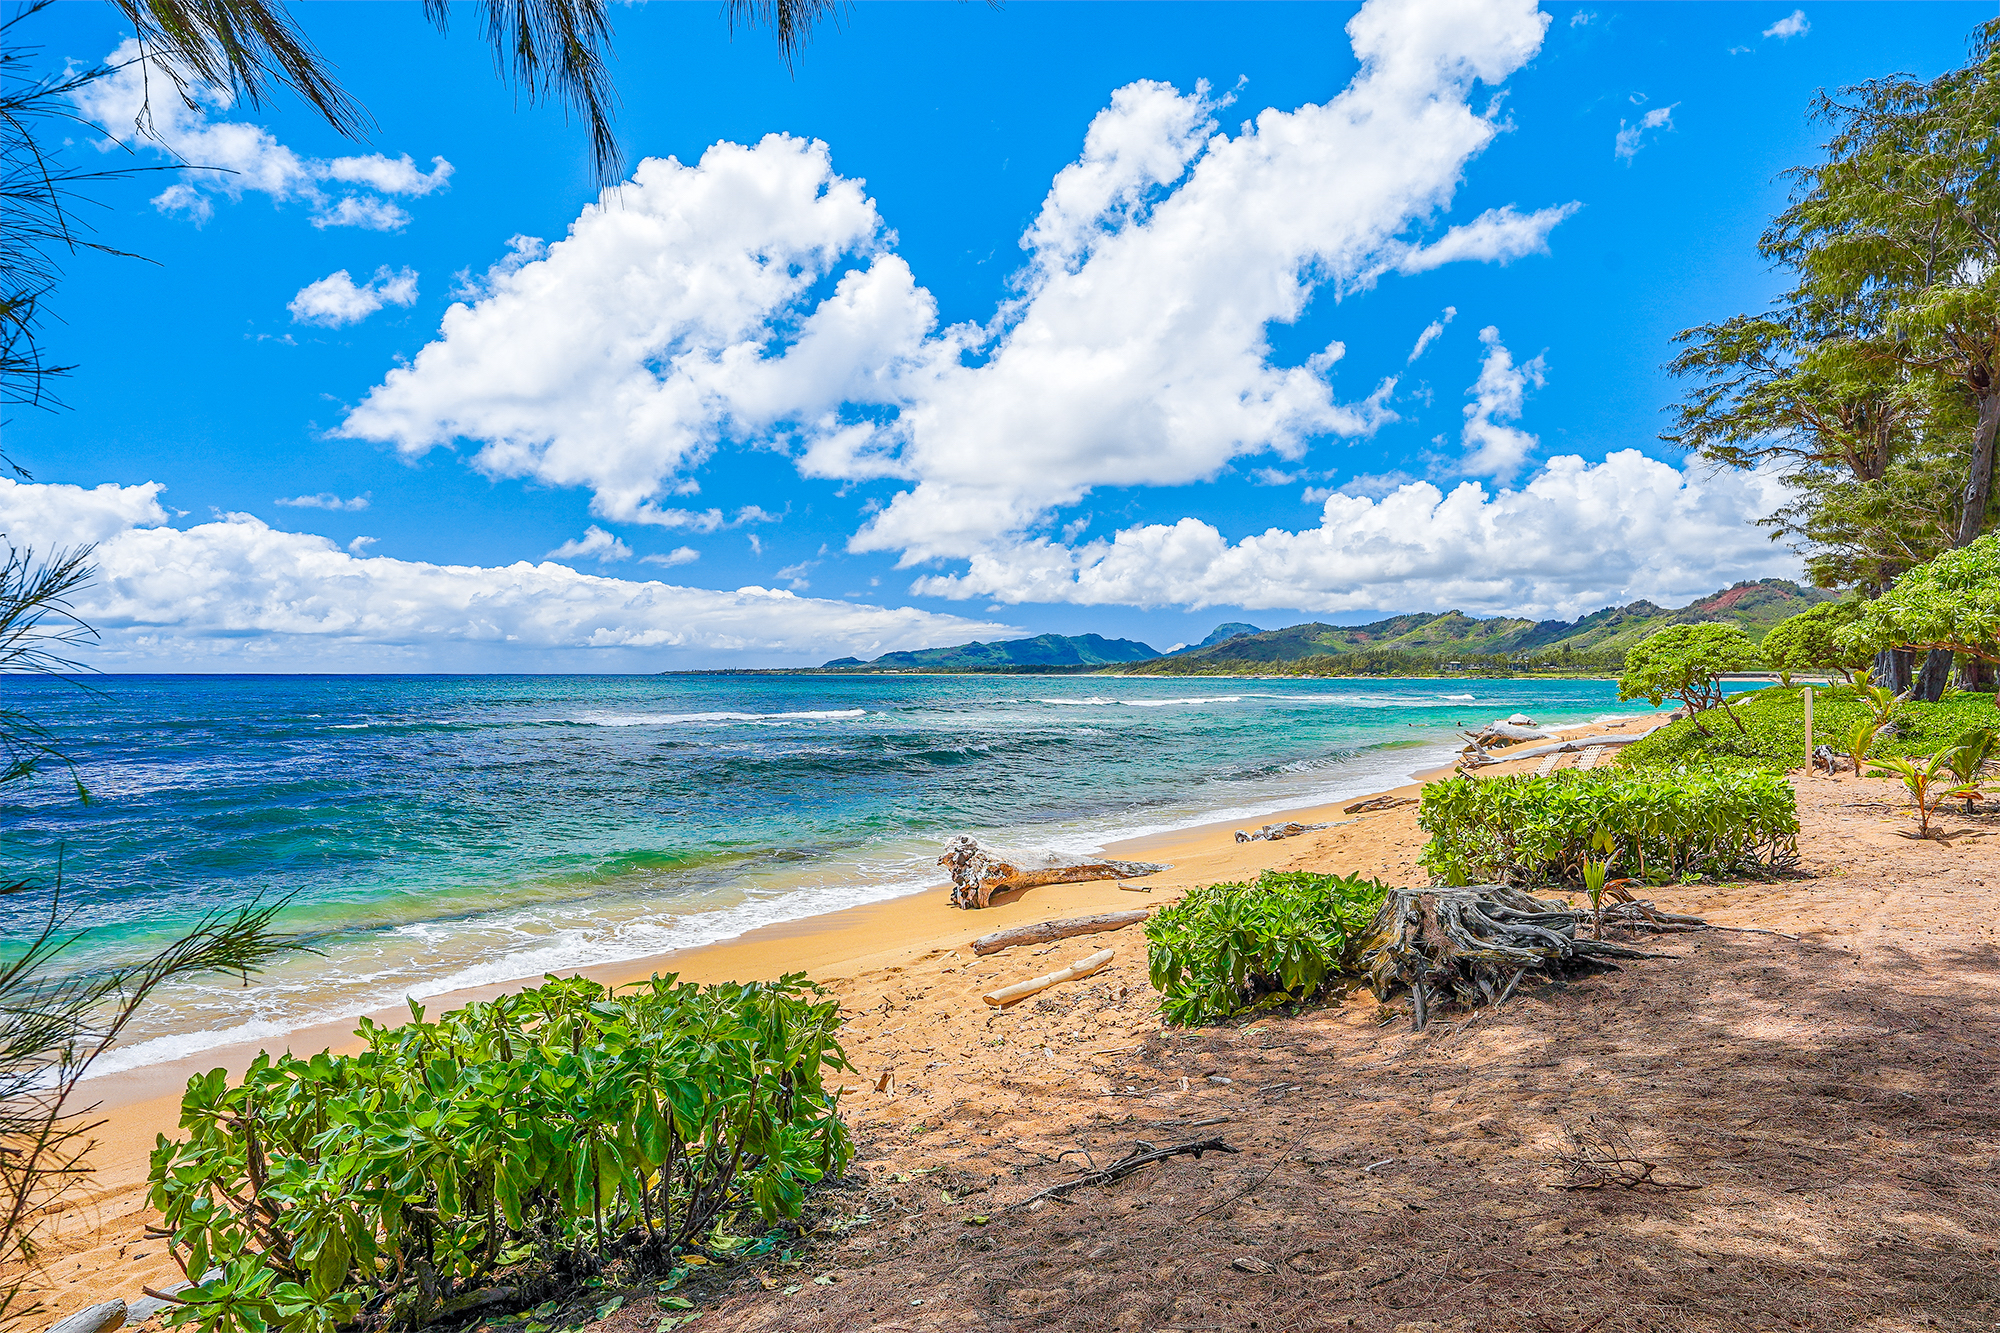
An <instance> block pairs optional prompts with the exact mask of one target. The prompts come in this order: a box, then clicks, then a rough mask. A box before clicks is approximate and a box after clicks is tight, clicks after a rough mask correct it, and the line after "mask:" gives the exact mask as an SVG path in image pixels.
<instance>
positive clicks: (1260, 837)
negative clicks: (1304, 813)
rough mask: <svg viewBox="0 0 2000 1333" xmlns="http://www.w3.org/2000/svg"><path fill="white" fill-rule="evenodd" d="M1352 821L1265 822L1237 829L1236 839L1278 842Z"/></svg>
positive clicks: (1351, 821)
mask: <svg viewBox="0 0 2000 1333" xmlns="http://www.w3.org/2000/svg"><path fill="white" fill-rule="evenodd" d="M1354 822H1355V821H1354V820H1352V819H1344V820H1340V821H1338V822H1336V823H1333V824H1299V823H1291V824H1266V825H1264V826H1263V827H1262V828H1260V829H1257V830H1255V831H1254V832H1252V831H1247V830H1244V829H1237V830H1236V841H1238V842H1279V841H1282V840H1283V839H1285V838H1296V837H1298V836H1299V835H1300V834H1301V833H1317V832H1319V831H1320V830H1321V829H1328V828H1338V827H1339V826H1340V825H1341V824H1352V823H1354Z"/></svg>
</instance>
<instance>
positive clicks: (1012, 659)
mask: <svg viewBox="0 0 2000 1333" xmlns="http://www.w3.org/2000/svg"><path fill="white" fill-rule="evenodd" d="M1159 655H1160V652H1159V650H1158V649H1157V648H1154V647H1151V646H1150V645H1148V644H1143V643H1140V642H1139V641H1137V640H1136V639H1107V638H1105V637H1104V636H1103V635H1101V634H1037V635H1036V636H1035V637H1034V638H1032V639H1007V640H1005V641H1003V642H999V643H976V642H975V643H961V644H956V645H954V646H953V647H950V648H920V649H917V650H916V651H914V652H903V653H884V654H882V656H880V657H878V658H876V659H875V660H874V661H872V662H864V661H862V660H861V659H860V658H858V657H842V658H837V659H835V660H834V661H831V662H828V663H827V664H826V666H825V667H823V668H821V669H822V670H835V671H838V670H842V669H846V670H853V669H855V668H857V667H865V668H868V669H870V670H874V671H925V670H931V671H978V670H981V669H992V668H996V667H1035V666H1051V667H1054V666H1063V667H1074V666H1116V665H1120V664H1123V663H1126V662H1145V661H1150V660H1151V659H1153V658H1155V657H1158V656H1159Z"/></svg>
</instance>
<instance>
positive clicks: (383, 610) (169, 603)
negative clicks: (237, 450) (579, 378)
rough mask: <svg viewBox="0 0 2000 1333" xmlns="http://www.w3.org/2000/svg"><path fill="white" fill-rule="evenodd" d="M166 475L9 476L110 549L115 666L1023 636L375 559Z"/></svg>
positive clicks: (592, 660)
mask: <svg viewBox="0 0 2000 1333" xmlns="http://www.w3.org/2000/svg"><path fill="white" fill-rule="evenodd" d="M163 489H164V487H162V486H161V485H160V484H159V483H158V482H148V483H145V484H143V485H138V486H117V485H110V484H106V485H103V486H98V487H96V488H94V489H85V488H83V487H80V486H63V485H43V484H33V483H24V482H15V481H10V480H6V479H4V478H0V531H4V532H6V533H7V534H8V535H9V536H10V537H11V538H13V539H14V540H15V541H16V542H17V543H21V544H24V545H25V544H32V545H33V546H34V547H35V548H36V549H37V550H50V549H53V548H56V547H59V546H70V545H75V544H79V543H83V542H94V543H96V544H97V552H96V556H95V560H96V564H97V568H98V576H97V578H96V580H95V581H94V582H93V583H92V584H91V585H90V586H89V587H88V588H86V589H85V590H84V591H83V592H82V593H81V594H80V595H79V596H78V598H77V599H76V610H77V614H78V615H79V616H81V617H82V618H83V619H84V620H85V621H87V622H88V623H90V624H92V625H95V626H96V627H97V628H98V629H99V630H100V631H101V632H102V633H103V636H104V638H103V643H102V645H101V647H100V648H99V649H97V650H93V651H91V652H89V653H88V654H86V656H87V658H88V660H89V661H91V662H92V663H93V664H94V665H97V666H100V667H106V668H114V669H139V668H155V669H184V670H207V669H214V670H244V669H254V670H286V669H321V670H326V669H332V670H375V669H382V670H409V669H418V668H423V667H435V668H445V667H456V668H465V669H484V670H494V669H506V670H523V669H528V668H529V667H557V668H563V669H570V670H578V669H581V670H618V669H641V670H649V669H658V668H660V667H662V666H665V665H687V666H693V665H701V664H704V663H715V662H726V661H735V662H738V663H741V664H743V665H757V664H760V663H775V662H796V661H813V662H818V661H822V660H824V659H826V658H827V657H837V656H843V655H848V654H852V655H854V656H859V657H873V656H877V655H879V654H881V653H884V652H890V651H895V650H897V649H903V648H920V647H928V646H932V645H936V644H940V643H958V642H964V641H965V640H967V639H971V638H991V637H993V636H995V635H1003V636H1004V635H1007V634H1011V633H1018V631H1017V630H1014V629H1013V628H1012V627H1010V626H1007V625H1003V624H996V623H994V622H992V621H979V620H969V619H963V618H960V617H957V616H948V615H936V614H933V613H930V612H925V611H919V610H914V609H902V610H898V609H884V608H880V607H872V606H857V605H854V604H852V603H848V602H835V601H824V600H820V599H817V598H805V597H799V596H796V595H795V594H793V593H791V592H789V591H775V590H772V589H768V588H759V587H747V588H739V589H737V590H735V591H734V592H726V591H711V590H707V589H701V588H682V587H675V586H673V585H671V584H665V583H658V582H638V581H634V580H626V579H613V578H605V577H602V576H593V575H587V574H580V573H578V572H576V571H575V570H572V569H570V568H568V567H567V566H564V565H557V564H549V563H541V564H530V563H528V562H527V561H521V562H519V563H516V564H512V565H506V566H501V567H487V566H478V565H434V564H426V563H422V562H419V561H411V560H394V559H390V558H387V557H382V556H376V557H362V556H358V555H355V554H352V553H350V552H348V551H345V550H342V549H341V548H340V547H339V546H336V545H335V544H334V543H333V542H331V541H328V540H327V539H326V538H324V537H318V536H313V535H310V534H307V533H297V532H285V531H282V530H279V529H276V528H272V527H270V526H268V525H266V524H264V523H262V522H260V521H259V520H257V519H255V518H253V517H251V516H249V515H247V514H231V515H229V516H227V517H226V518H224V519H222V520H220V521H217V522H211V523H202V524H198V525H196V526H194V527H190V528H186V529H177V528H174V527H171V526H168V522H169V515H168V513H167V511H166V510H165V508H164V507H163V506H162V505H161V504H160V500H159V496H160V492H161V491H162V490H163Z"/></svg>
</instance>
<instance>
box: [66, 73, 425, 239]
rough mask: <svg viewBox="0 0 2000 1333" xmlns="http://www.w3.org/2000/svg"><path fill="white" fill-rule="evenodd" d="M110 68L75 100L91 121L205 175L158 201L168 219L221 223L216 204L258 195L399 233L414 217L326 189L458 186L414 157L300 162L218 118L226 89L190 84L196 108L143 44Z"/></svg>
mask: <svg viewBox="0 0 2000 1333" xmlns="http://www.w3.org/2000/svg"><path fill="white" fill-rule="evenodd" d="M106 63H107V64H109V65H111V66H113V67H114V69H113V72H112V73H111V74H110V75H108V76H106V77H105V78H102V79H97V80H95V81H93V82H91V83H88V84H86V85H84V86H83V87H82V88H81V89H79V90H78V91H77V93H76V103H77V109H78V110H79V111H80V112H81V113H82V114H83V117H84V119H86V120H89V121H92V122H94V123H95V124H97V125H98V126H99V127H101V128H102V129H103V130H104V131H105V133H106V134H108V135H111V136H112V138H113V140H115V141H118V142H126V141H129V142H131V143H133V144H144V145H147V146H150V147H152V148H153V149H155V150H157V151H160V152H163V153H165V154H166V155H167V156H169V157H171V158H173V159H175V160H176V161H177V162H179V163H182V164H185V165H186V166H189V167H195V168H206V170H200V171H196V172H194V173H193V174H191V175H190V176H189V177H188V178H186V179H184V180H181V181H179V182H177V183H176V184H173V185H170V186H168V187H167V188H166V189H165V190H163V191H161V192H160V193H159V194H158V195H157V196H155V197H154V199H153V204H154V206H155V207H157V208H159V209H160V210H161V211H162V212H168V213H174V212H179V213H186V214H187V215H188V216H189V217H191V218H193V219H194V220H195V221H197V222H205V221H207V220H208V219H209V218H210V217H211V216H213V215H214V212H215V202H214V201H215V197H216V196H218V195H220V196H222V197H225V198H228V199H241V198H242V197H243V194H244V192H245V191H255V192H257V193H259V194H265V195H269V196H270V197H271V199H272V200H273V201H274V202H279V203H283V202H288V201H291V200H300V201H303V202H305V203H308V204H310V205H311V206H312V208H313V209H314V216H313V225H314V226H316V227H366V228H370V229H372V230H375V231H394V230H396V229H397V228H399V227H403V226H405V225H407V224H408V223H409V221H410V215H409V214H408V213H406V212H404V211H403V210H402V209H400V208H398V207H396V206H395V205H394V204H391V203H389V202H387V201H386V200H383V199H380V198H377V197H375V196H373V195H365V194H354V193H345V194H341V195H340V196H339V197H338V198H334V197H333V195H332V193H330V192H329V191H328V190H327V189H324V188H322V187H323V186H324V185H326V184H327V183H329V182H333V183H337V184H343V185H360V186H365V187H367V188H369V189H372V190H375V191H377V192H379V193H380V194H401V195H425V194H429V193H431V192H432V191H433V190H437V189H441V188H442V187H443V186H444V184H445V183H446V182H447V181H449V180H450V179H451V174H452V166H451V163H449V162H447V161H445V160H444V159H443V158H441V157H434V158H432V159H431V169H430V170H429V171H420V170H418V169H417V165H416V163H415V162H414V161H412V160H411V158H410V156H409V154H407V153H405V154H403V155H402V156H401V157H386V156H384V155H383V154H381V153H369V154H366V155H364V156H357V157H336V158H315V157H304V156H301V155H300V154H298V153H296V152H293V151H292V150H291V149H290V148H287V147H286V146H285V145H284V144H281V143H279V142H278V140H277V137H276V136H275V135H273V134H272V133H271V132H270V131H269V130H267V129H265V128H263V127H262V126H261V125H250V124H246V123H244V122H242V121H231V120H221V119H217V117H218V116H220V115H222V114H223V113H226V112H227V111H228V110H229V109H230V107H231V105H232V102H233V99H232V97H231V95H230V93H229V91H228V90H227V89H223V88H217V87H214V86H213V85H211V84H207V83H203V82H201V81H199V80H195V81H192V82H190V83H189V84H188V91H189V93H190V95H191V96H192V97H193V100H194V103H195V104H194V105H193V106H189V105H188V104H187V102H186V101H185V100H183V99H182V97H181V96H180V94H179V93H178V92H177V91H176V89H175V86H174V80H173V79H172V78H171V77H170V76H169V75H168V74H167V73H165V72H164V71H163V70H162V69H161V68H160V62H159V59H158V57H142V56H141V55H140V52H139V43H138V42H137V41H134V40H132V39H129V38H128V39H127V40H126V41H125V42H123V43H122V44H121V45H120V46H119V47H118V49H117V50H115V51H113V52H112V53H111V55H110V57H109V58H108V59H107V61H106ZM149 94H150V95H149ZM104 146H105V147H110V146H112V145H111V144H106V145H104Z"/></svg>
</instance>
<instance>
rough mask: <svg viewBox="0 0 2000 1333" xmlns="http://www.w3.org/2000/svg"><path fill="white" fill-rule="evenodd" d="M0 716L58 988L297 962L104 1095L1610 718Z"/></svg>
mask: <svg viewBox="0 0 2000 1333" xmlns="http://www.w3.org/2000/svg"><path fill="white" fill-rule="evenodd" d="M5 702H6V703H8V704H11V705H13V706H18V707H22V708H23V709H24V710H26V711H29V712H31V713H34V714H35V715H37V716H39V717H42V718H44V719H45V720H47V721H49V722H51V723H52V724H53V726H54V729H55V730H56V731H57V733H58V735H59V736H60V738H61V741H62V743H63V744H64V746H65V747H66V748H67V749H68V750H69V751H70V752H71V753H72V754H73V755H74V756H75V757H76V759H77V760H78V771H79V774H80V776H81V777H82V779H83V781H84V783H85V784H86V786H87V787H88V788H89V791H90V794H91V800H90V803H89V804H88V805H83V804H80V803H79V802H78V801H77V800H76V799H75V795H74V792H73V791H72V790H71V789H70V788H69V787H68V786H67V784H66V782H65V780H63V779H62V778H61V777H60V776H58V775H56V774H54V773H51V774H50V775H48V776H45V777H43V778H41V779H38V780H36V781H34V782H31V783H17V784H14V785H13V786H11V787H8V788H5V789H0V801H4V804H5V808H4V809H0V858H4V863H5V864H4V870H5V871H6V872H7V873H8V874H9V876H10V877H12V876H15V875H20V874H24V873H25V874H36V875H41V876H42V877H43V878H44V879H46V878H48V877H49V874H50V872H51V871H52V869H53V867H54V866H55V865H56V863H57V861H58V858H59V857H60V860H61V863H62V866H63V878H64V897H65V899H66V901H67V903H68V904H69V906H70V907H71V908H72V909H73V910H74V911H75V913H76V915H75V925H76V926H77V927H78V928H79V929H80V930H81V931H82V933H83V934H82V939H81V941H80V943H79V951H78V953H77V954H76V955H75V958H76V960H77V962H78V965H80V966H82V965H88V964H91V963H95V962H103V961H109V960H111V959H115V958H127V957H132V956H135V955H136V954H137V953H139V952H140V951H142V950H144V949H146V948H147V947H148V946H150V945H157V944H159V943H162V942H164V941H165V940H167V939H169V938H171V937H172V936H173V934H174V933H175V932H177V931H179V930H182V929H184V928H185V927H186V926H187V925H188V924H189V923H190V922H192V921H193V920H195V919H197V918H198V917H199V916H200V915H201V914H202V913H203V912H204V911H207V910H210V909H212V908H216V907H226V906H232V905H235V904H239V903H243V902H247V901H249V900H251V899H252V898H254V897H256V896H257V895H259V894H265V895H291V903H290V906H289V907H288V908H287V910H286V913H285V917H284V925H285V926H286V927H288V928H290V929H293V930H298V931H306V932H311V933H313V934H314V935H316V936H317V937H318V942H319V946H320V947H321V948H322V949H323V950H324V955H323V956H321V957H315V958H307V959H301V960H298V961H293V962H288V963H286V964H284V965H283V966H281V967H280V968H278V969H277V970H275V971H274V972H272V973H270V974H268V975H267V976H265V977H264V978H262V979H260V980H259V981H258V982H257V983H256V984H253V985H252V986H250V987H249V988H247V989H246V988H241V987H239V986H237V985H235V984H234V983H229V982H223V983H218V984H215V985H205V986H193V985H190V986H185V987H181V988H179V989H178V990H176V991H174V992H173V993H172V994H169V995H166V996H164V997H163V1000H162V1002H161V1003H160V1004H158V1005H156V1006H154V1007H153V1008H152V1009H151V1010H150V1011H148V1012H147V1013H146V1015H145V1016H144V1018H143V1019H142V1024H143V1030H142V1031H140V1032H138V1033H137V1034H135V1039H134V1041H133V1043H132V1044H131V1045H129V1046H128V1047H127V1048H125V1049H124V1050H122V1051H121V1052H119V1053H117V1054H116V1057H115V1059H114V1060H113V1062H112V1067H120V1066H126V1065H131V1064H137V1063H144V1062H149V1061H154V1060H160V1059H166V1058H171V1057H172V1056H174V1055H177V1054H183V1053H187V1052H190V1051H193V1050H198V1049H201V1048H203V1047H205V1046H210V1045H218V1044H221V1043H223V1042H226V1041H233V1040H240V1039H245V1038H256V1037H262V1036H267V1035H272V1034H275V1033H277V1032H281V1031H284V1030H287V1029H289V1028H291V1027H294V1026H296V1025H298V1024H300V1023H302V1022H307V1021H317V1020H323V1019H327V1018H333V1017H343V1016H352V1015H353V1014H355V1013H358V1012H360V1010H361V1009H362V1008H366V1007H373V1006H378V1005H382V1004H392V1003H395V1002H396V1001H397V1000H398V999H399V998H400V997H401V996H403V995H405V994H409V995H415V996H418V997H422V996H424V995H433V994H438V993H441V992H443V991H447V990H451V989H456V988H458V987H462V986H467V985H477V984H481V983H484V982H491V981H502V980H509V979H512V978H517V977H525V976H537V975H540V974H541V973H542V972H544V971H547V970H556V969H563V968H570V967H576V966H581V965H584V964H589V963H597V962H609V961H615V960H618V959H626V958H636V957H642V956H645V955H649V954H654V953H659V952H661V951H664V950H667V949H672V948H677V947H682V946H687V945H697V944H704V943H709V942H712V941H714V940H717V939H724V938H728V937H729V936H732V935H736V934H739V933H741V932H742V931H744V930H746V929H749V928H751V927H754V926H757V925H761V924H765V923H768V922H772V921H779V920H788V919H796V918H798V917H802V916H808V915H812V914H815V913H818V912H824V911H829V910H833V909H837V908H840V907H845V906H851V905H854V904H858V903H863V902H870V901H877V900H880V899H884V898H889V897H894V896H897V895H899V894H905V893H909V892H912V891H915V890H917V889H921V888H924V887H926V886H928V885H933V884H936V883H938V882H940V880H939V874H938V871H937V870H936V867H935V865H934V860H935V858H936V856H937V854H938V850H939V844H940V843H941V842H942V841H943V840H944V839H945V838H947V837H949V836H951V835H952V834H954V833H959V832H972V833H976V834H979V835H980V836H982V837H986V838H988V839H991V840H994V841H997V842H1000V843H1002V844H1012V845H1023V844H1032V845H1035V846H1053V847H1058V848H1063V849H1068V850H1085V849H1090V848H1094V847H1098V846H1101V845H1102V844H1104V843H1106V842H1109V841H1113V840H1115V839H1118V838H1122V837H1130V836H1134V835H1136V834H1142V833H1147V832H1153V831H1159V830H1164V829H1170V828H1175V827H1181V826H1186V825H1190V824H1195V823H1201V822H1205V821H1208V820H1216V819H1246V820H1247V819H1248V818H1249V817H1250V816H1252V815H1255V814H1259V813H1263V812H1267V811H1272V810H1277V809H1282V808H1287V807H1293V806H1300V805H1306V804H1311V803H1313V802H1315V801H1320V800H1326V799H1332V798H1336V797H1339V796H1343V795H1349V794H1354V793H1358V792H1364V791H1370V790H1375V789H1378V788H1381V787H1383V786H1388V785H1393V784H1394V783H1396V782H1400V781H1402V780H1403V779H1404V778H1405V777H1407V775H1408V774H1409V773H1411V772H1412V771H1414V770H1416V769H1419V768H1424V767H1430V766H1433V765H1435V764H1437V763H1440V762H1444V761H1445V760H1446V759H1447V758H1448V754H1449V750H1450V748H1452V747H1453V745H1454V743H1455V738H1454V734H1453V733H1454V730H1455V728H1456V727H1458V726H1460V725H1467V726H1470V725H1476V724H1478V723H1480V722H1483V721H1487V720H1490V719H1492V718H1496V717H1504V716H1506V715H1508V714H1510V713H1513V712H1516V711H1523V712H1527V713H1529V714H1531V715H1533V716H1534V717H1535V718H1536V719H1537V720H1538V721H1544V722H1561V721H1576V720H1583V719H1588V718H1593V717H1600V716H1606V715H1610V714H1627V713H1631V712H1633V711H1635V707H1634V705H1630V704H1625V705H1620V704H1618V703H1616V688H1615V686H1614V685H1613V684H1612V683H1611V682H1609V681H1494V680H1391V681H1360V680H1307V681H1301V680H1242V679H1231V680H1217V679H1204V680H1186V679H1181V680H1169V679H1159V678H1129V679H1118V678H1106V677H1094V678H1078V677H1041V678H1035V677H966V676H951V677H943V676H939V677H908V676H901V677H820V676H792V677H787V676H645V677H603V676H558V677H525V676H477V677H466V676H448V677H446V676H436V677H426V676H405V677H385V676H237V677H228V676H223V677H217V676H110V677H97V678H95V679H93V680H92V681H91V682H90V692H88V693H86V692H84V691H82V690H79V689H76V688H73V687H70V686H66V685H64V684H62V683H60V682H25V683H10V684H9V685H8V686H7V687H6V700H5ZM1637 707H1638V708H1639V709H1643V707H1644V706H1643V704H1641V705H1638V706H1637ZM32 897H33V895H21V896H17V897H16V898H13V899H9V900H5V906H4V909H0V910H5V911H7V912H9V913H11V914H10V915H6V916H0V930H4V932H5V935H6V938H11V939H18V938H20V936H21V934H22V933H23V932H24V931H26V930H28V929H30V928H31V927H32V924H33V922H34V913H35V904H34V903H33V902H32V901H31V899H32ZM4 943H5V941H4V940H0V947H4Z"/></svg>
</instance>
